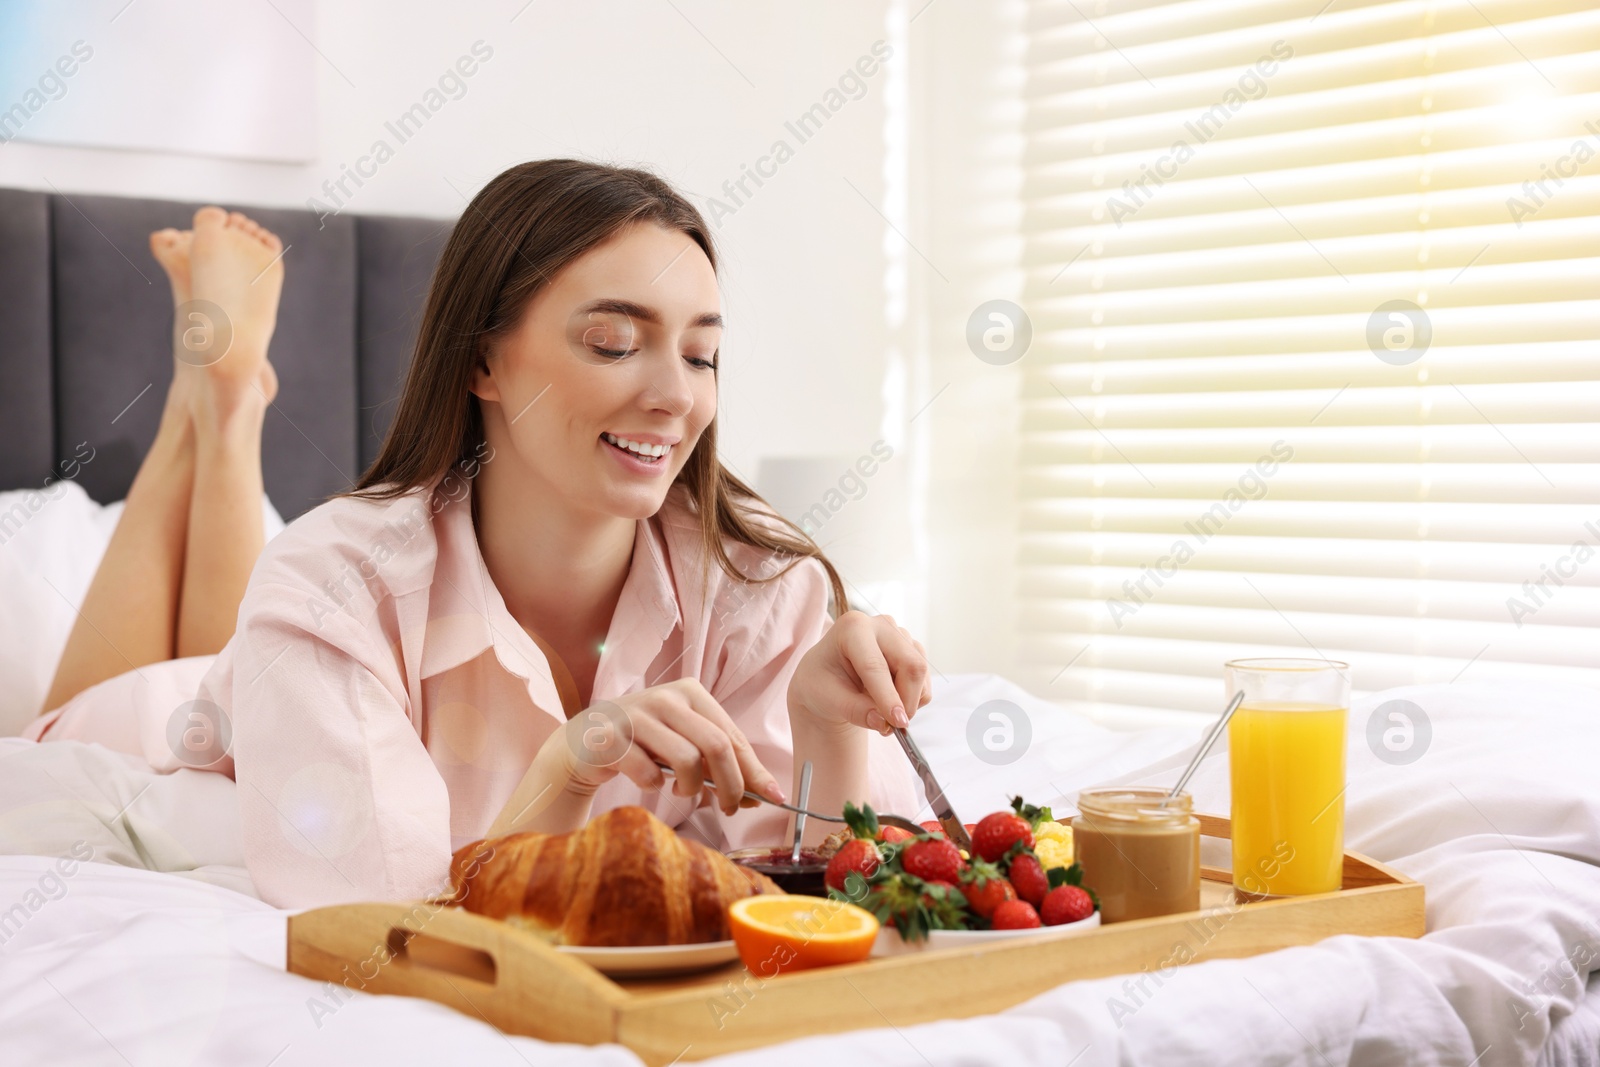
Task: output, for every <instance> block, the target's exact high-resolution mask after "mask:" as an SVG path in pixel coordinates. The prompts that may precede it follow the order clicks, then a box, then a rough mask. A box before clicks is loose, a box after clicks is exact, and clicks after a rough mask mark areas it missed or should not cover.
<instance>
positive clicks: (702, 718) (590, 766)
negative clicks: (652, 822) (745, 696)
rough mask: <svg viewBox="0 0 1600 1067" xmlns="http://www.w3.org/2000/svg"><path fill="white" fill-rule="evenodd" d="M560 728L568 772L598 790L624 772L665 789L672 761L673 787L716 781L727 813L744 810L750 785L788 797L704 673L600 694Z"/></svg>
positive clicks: (682, 791) (683, 791)
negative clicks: (706, 683) (616, 693)
mask: <svg viewBox="0 0 1600 1067" xmlns="http://www.w3.org/2000/svg"><path fill="white" fill-rule="evenodd" d="M561 732H564V734H565V736H564V737H563V738H562V743H563V744H564V746H565V748H566V749H567V752H568V755H569V757H570V759H569V763H568V766H567V773H568V775H569V777H570V779H571V781H572V783H573V784H574V785H577V786H578V787H580V788H583V787H588V789H589V791H591V792H592V791H593V789H595V788H597V787H598V786H599V785H600V784H601V783H603V782H606V781H609V780H610V779H611V778H614V777H616V776H617V775H618V774H622V775H624V776H625V777H627V778H628V780H629V781H631V782H633V783H634V784H635V785H637V786H638V787H639V788H641V789H644V790H653V789H660V788H661V787H662V786H664V785H665V784H666V775H665V774H663V773H662V771H661V766H660V765H661V764H665V765H666V766H668V767H671V768H672V776H673V779H674V781H673V786H672V790H673V793H674V794H676V795H677V796H681V797H698V796H699V795H700V793H701V790H703V789H704V788H705V786H706V785H707V784H710V785H711V786H712V787H713V788H714V789H715V791H716V796H717V804H718V806H719V807H720V808H721V809H722V812H723V814H725V815H731V814H733V813H734V812H735V811H737V810H738V809H739V807H740V800H741V799H742V796H743V794H744V792H745V791H746V790H750V791H752V792H757V793H761V794H763V795H764V796H769V797H771V798H772V799H774V800H777V801H780V802H781V801H782V800H783V799H784V796H783V790H782V788H781V787H780V786H779V785H778V781H777V779H776V778H774V777H773V776H772V773H771V772H770V771H768V770H767V769H766V768H765V767H763V766H762V765H761V761H760V760H758V759H757V758H756V754H755V750H754V749H753V748H752V747H751V745H750V741H749V739H748V738H746V737H745V735H744V731H742V730H740V729H739V727H738V726H737V725H735V724H734V721H733V719H732V718H731V717H730V716H729V715H728V713H727V712H726V711H724V710H723V708H722V705H720V704H718V703H717V702H716V700H714V699H713V698H712V696H711V694H710V693H708V692H707V691H706V688H705V686H703V685H701V684H700V681H699V679H697V678H679V679H678V680H676V681H673V682H667V683H665V684H663V685H654V686H651V687H649V688H648V689H642V690H640V691H639V692H637V693H628V694H626V695H624V696H620V697H616V698H615V699H613V700H602V701H596V702H595V703H594V704H591V705H590V706H589V707H587V708H585V709H584V710H582V711H580V712H578V714H577V715H575V716H573V717H572V719H571V720H570V721H568V723H567V724H566V726H565V727H564V728H563V731H561ZM708 779H709V782H708Z"/></svg>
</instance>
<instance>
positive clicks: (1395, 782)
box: [0, 676, 1600, 1067]
mask: <svg viewBox="0 0 1600 1067" xmlns="http://www.w3.org/2000/svg"><path fill="white" fill-rule="evenodd" d="M996 697H1004V698H1008V699H1011V700H1013V701H1015V702H1016V703H1017V704H1018V705H1020V706H1022V707H1023V708H1024V709H1025V710H1026V712H1027V713H1028V714H1029V716H1030V718H1031V721H1032V726H1033V731H1034V736H1033V741H1032V745H1031V748H1030V750H1029V752H1028V754H1027V755H1026V756H1025V757H1024V758H1023V759H1022V760H1020V761H1019V762H1017V763H1015V764H1012V765H1011V766H1009V767H990V766H988V765H986V764H984V763H982V762H980V761H979V760H977V759H976V758H975V757H974V756H973V755H972V754H971V753H970V752H969V751H968V750H967V745H966V740H965V736H966V720H967V716H968V714H969V712H970V711H971V709H972V708H974V707H975V706H976V705H977V704H978V703H980V702H982V701H983V700H987V699H992V698H996ZM1395 697H1405V698H1407V699H1410V700H1412V701H1414V702H1415V703H1417V704H1418V705H1420V706H1421V707H1422V708H1423V709H1424V710H1425V711H1426V713H1427V715H1428V717H1429V718H1430V720H1431V722H1432V727H1433V738H1432V741H1431V745H1430V747H1429V749H1428V751H1427V752H1426V753H1425V754H1424V755H1423V756H1422V758H1420V759H1418V760H1417V761H1416V762H1414V763H1411V764H1409V765H1402V766H1393V765H1390V764H1387V763H1384V762H1383V761H1381V760H1379V759H1378V758H1376V757H1375V756H1374V755H1373V754H1372V753H1371V752H1370V751H1369V750H1368V747H1367V743H1366V735H1365V726H1366V721H1367V716H1368V714H1369V713H1370V711H1371V709H1372V708H1373V707H1374V706H1375V704H1376V703H1377V702H1379V700H1381V699H1390V698H1395ZM915 732H916V735H917V737H918V740H919V741H920V742H921V744H922V746H923V748H924V749H925V750H926V751H927V753H928V756H929V758H930V761H931V762H932V763H933V764H934V766H935V767H936V768H938V769H939V770H941V771H942V773H943V775H944V777H945V778H946V780H947V783H948V789H949V792H950V793H951V795H952V798H953V799H954V801H955V803H956V805H957V810H958V811H961V812H962V813H963V814H964V815H965V816H966V817H967V818H968V819H972V818H975V817H976V816H978V815H980V814H982V813H983V812H985V811H987V810H992V809H993V808H995V807H997V806H1000V804H1001V803H1003V798H1004V797H1005V796H1008V795H1010V794H1012V793H1015V792H1021V793H1023V794H1024V795H1025V796H1027V797H1029V798H1030V799H1033V800H1037V801H1053V800H1056V799H1057V798H1066V799H1068V800H1070V798H1071V797H1072V796H1073V795H1075V794H1076V791H1077V790H1078V789H1080V788H1084V787H1087V786H1090V785H1096V784H1101V783H1104V782H1108V781H1111V780H1118V781H1137V780H1145V779H1149V780H1152V781H1157V782H1170V781H1171V779H1172V778H1173V777H1174V776H1175V775H1176V769H1177V767H1178V766H1179V765H1180V764H1181V763H1182V762H1183V759H1184V758H1185V750H1186V749H1189V748H1190V746H1192V745H1193V743H1194V742H1195V741H1196V740H1197V736H1198V734H1197V731H1186V730H1176V729H1173V730H1159V731H1141V732H1138V733H1132V734H1127V733H1115V732H1112V731H1108V730H1105V729H1102V728H1100V727H1097V726H1095V725H1093V724H1092V723H1089V722H1087V721H1085V720H1083V719H1081V718H1078V717H1076V716H1072V715H1069V714H1067V713H1064V712H1062V711H1060V710H1059V709H1056V708H1054V707H1053V706H1051V705H1049V704H1047V703H1045V702H1043V701H1040V700H1037V699H1035V698H1032V697H1029V696H1027V695H1026V694H1024V693H1022V692H1021V691H1020V690H1018V689H1016V688H1015V687H1013V686H1010V685H1009V684H1008V683H1006V682H1004V681H1003V680H1001V679H997V678H993V677H990V676H954V677H952V678H950V679H949V680H948V681H944V682H941V683H940V684H939V686H938V693H937V697H936V700H935V703H934V704H932V705H930V706H929V707H928V708H927V709H924V711H923V712H922V713H921V714H920V715H919V716H918V718H917V725H916V731H915ZM1597 752H1600V693H1596V692H1594V691H1591V690H1583V689H1577V688H1559V687H1531V686H1528V685H1527V684H1525V683H1519V684H1518V685H1516V686H1511V685H1509V684H1507V685H1496V684H1482V685H1467V684H1461V685H1455V686H1438V687H1421V688H1416V689H1411V690H1393V691H1389V692H1387V693H1384V694H1381V695H1380V697H1374V698H1371V699H1368V700H1364V701H1360V702H1358V704H1357V706H1356V707H1355V708H1354V709H1353V710H1352V715H1351V744H1350V786H1349V791H1348V795H1347V843H1348V845H1349V847H1351V848H1353V849H1356V850H1359V851H1362V852H1365V853H1367V854H1369V855H1372V856H1373V857H1375V858H1377V859H1379V860H1382V861H1384V862H1387V863H1391V864H1393V865H1394V866H1396V867H1398V868H1399V869H1401V870H1403V871H1405V872H1406V873H1408V874H1410V875H1412V876H1413V877H1417V878H1420V879H1422V880H1423V881H1424V882H1425V883H1426V885H1427V889H1428V928H1429V934H1428V935H1427V936H1426V937H1425V938H1423V939H1421V940H1418V941H1410V940H1405V939H1366V938H1356V937H1336V938H1332V939H1329V940H1327V941H1324V942H1322V943H1321V944H1319V945H1315V946H1311V947H1307V948H1300V949H1292V950H1289V951H1285V952H1278V953H1273V954H1270V955H1266V956H1258V957H1255V958H1253V959H1250V960H1239V961H1215V962H1211V963H1205V964H1197V965H1193V966H1190V967H1183V968H1178V969H1177V970H1175V971H1174V972H1173V973H1172V974H1171V975H1170V977H1166V978H1164V979H1162V981H1161V982H1160V983H1159V985H1158V984H1157V983H1156V982H1155V980H1154V979H1147V980H1146V983H1145V989H1146V991H1147V993H1148V994H1149V995H1136V994H1135V993H1134V992H1132V991H1130V989H1129V988H1127V987H1125V982H1126V981H1127V979H1124V978H1117V979H1105V980H1099V981H1092V982H1079V983H1073V984H1071V985H1067V986H1063V987H1061V988H1059V989H1056V990H1053V991H1052V992H1050V993H1048V994H1046V995H1044V996H1041V997H1038V998H1036V999H1035V1000H1033V1001H1031V1002H1030V1003H1028V1004H1024V1005H1022V1006H1021V1007H1019V1008H1017V1009H1015V1010H1013V1011H1012V1012H1008V1013H1005V1014H1003V1015H1000V1016H990V1017H986V1018H979V1019H971V1020H961V1021H952V1022H945V1023H937V1024H930V1025H924V1026H916V1027H907V1028H902V1029H899V1030H895V1029H883V1030H876V1031H865V1032H860V1033H856V1034H850V1035H835V1036H829V1037H816V1038H811V1039H808V1040H806V1041H800V1042H794V1043H791V1044H788V1045H784V1046H781V1047H778V1048H769V1049H766V1050H763V1051H761V1052H756V1053H749V1054H744V1055H738V1056H732V1057H726V1058H725V1059H723V1060H718V1061H713V1062H719V1063H739V1064H758V1063H759V1064H763V1065H774V1064H789V1063H793V1064H797V1065H798V1064H806V1065H808V1067H809V1065H813V1064H815V1063H816V1062H818V1061H819V1060H826V1061H829V1062H831V1063H835V1064H845V1063H867V1062H869V1061H870V1062H872V1063H874V1064H875V1065H880V1067H884V1065H894V1064H906V1065H908V1067H918V1065H922V1064H931V1065H940V1067H942V1065H945V1064H951V1065H954V1064H993V1065H994V1067H1016V1065H1018V1064H1040V1063H1053V1064H1062V1065H1065V1064H1072V1065H1073V1067H1096V1065H1109V1064H1119V1063H1133V1064H1175V1063H1177V1064H1187V1063H1212V1062H1215V1063H1234V1062H1243V1061H1246V1060H1250V1061H1257V1062H1264V1063H1281V1064H1302V1063H1303V1064H1308V1065H1318V1067H1326V1065H1328V1064H1341V1063H1356V1064H1396V1065H1399V1064H1459V1065H1466V1064H1472V1063H1478V1064H1484V1065H1491V1064H1533V1063H1535V1062H1537V1061H1539V1060H1540V1057H1541V1053H1543V1054H1544V1055H1546V1056H1547V1057H1548V1058H1547V1060H1546V1062H1547V1063H1548V1064H1549V1065H1550V1067H1565V1065H1567V1064H1600V1049H1597V1048H1596V1047H1595V1045H1594V1041H1593V1038H1594V1036H1595V1035H1596V1034H1597V1033H1600V1011H1597V1010H1596V1004H1597V1003H1600V1002H1589V1003H1587V1004H1586V1003H1585V1002H1584V1001H1583V1000H1582V997H1583V992H1584V988H1585V985H1586V984H1587V983H1588V972H1589V970H1590V969H1591V968H1596V967H1600V964H1596V963H1595V962H1594V961H1595V960H1596V959H1597V958H1600V776H1597V775H1596V774H1595V773H1594V769H1593V767H1594V758H1595V754H1596V753H1597ZM136 763H137V761H134V760H131V759H128V758H126V757H122V756H119V755H116V754H114V753H110V752H107V751H106V750H104V749H101V748H98V747H97V746H85V745H79V744H75V743H52V744H44V745H34V744H32V743H30V742H25V741H21V740H17V739H0V853H5V854H4V855H0V1063H3V1064H12V1063H16V1064H33V1063H46V1062H48V1063H78V1062H82V1063H122V1062H127V1063H130V1064H135V1065H141V1067H142V1065H144V1064H163V1065H165V1064H187V1063H197V1064H212V1063H215V1064H227V1065H235V1064H243V1065H248V1067H256V1065H261V1067H266V1065H268V1064H272V1065H274V1067H291V1065H297V1064H324V1063H326V1064H348V1063H367V1062H383V1063H393V1064H404V1063H428V1064H430V1065H434V1064H438V1063H441V1062H450V1063H458V1062H470V1063H480V1062H481V1063H519V1062H527V1063H530V1064H554V1063H572V1064H582V1065H585V1067H587V1065H599V1064H605V1063H636V1062H637V1060H636V1059H635V1058H634V1057H633V1056H632V1055H631V1054H629V1053H628V1052H626V1050H622V1049H619V1048H615V1047H604V1048H594V1049H585V1048H580V1047H574V1046H552V1045H547V1044H544V1043H542V1042H539V1041H535V1040H532V1039H528V1038H507V1037H504V1036H502V1035H500V1034H499V1033H498V1032H497V1031H495V1030H493V1029H492V1028H490V1027H488V1026H487V1025H485V1024H483V1023H482V1022H480V1021H477V1020H474V1019H471V1018H468V1017H466V1016H463V1015H460V1014H457V1013H456V1012H454V1011H451V1010H449V1009H447V1008H443V1007H441V1006H438V1005H434V1004H431V1003H428V1002H425V1001H418V1000H411V999H407V998H401V997H382V996H369V995H365V994H358V995H356V996H355V997H354V998H353V999H351V1000H349V1002H348V1003H346V1004H344V1005H343V1006H342V1007H340V1008H338V1010H337V1011H336V1012H334V1013H333V1014H331V1015H329V1014H326V1012H320V1013H319V1012H316V1011H314V1010H313V1008H312V1005H313V1003H315V1002H316V1001H317V1000H318V999H320V995H321V987H320V986H319V985H318V984H317V983H313V982H311V981H309V980H306V979H302V978H299V977H296V976H293V975H289V974H287V973H285V972H284V971H283V956H284V946H283V935H284V917H285V914H286V913H283V912H279V911H276V910H275V909H272V908H270V907H268V906H267V905H265V904H262V903H261V902H260V901H259V900H256V899H254V897H253V896H251V895H249V892H248V891H249V888H250V887H249V880H248V878H247V876H246V875H245V873H244V871H243V869H242V867H241V858H240V856H239V854H238V848H237V843H236V842H237V837H236V833H235V827H236V816H235V814H234V812H233V810H232V804H231V791H232V789H233V786H232V783H230V782H228V781H227V780H226V779H223V778H221V777H219V776H216V775H208V774H201V773H197V772H190V771H180V772H178V773H177V774H173V775H170V776H156V775H151V774H149V773H148V771H146V770H144V769H142V765H140V766H136V765H135V764H136ZM1192 791H1193V792H1194V793H1195V795H1196V802H1197V807H1198V808H1199V809H1200V810H1206V811H1219V812H1226V811H1227V781H1226V759H1225V757H1223V756H1222V755H1221V754H1220V753H1219V754H1218V755H1216V756H1214V757H1213V758H1211V759H1208V760H1207V762H1206V766H1205V767H1203V768H1202V770H1201V771H1200V773H1199V775H1198V776H1197V778H1196V780H1195V782H1194V784H1193V786H1192ZM1060 806H1061V807H1063V808H1065V809H1066V810H1071V805H1070V803H1066V804H1063V805H1060ZM89 847H92V848H93V849H94V855H95V862H91V863H84V864H68V863H65V862H63V861H61V860H60V857H67V859H68V860H70V859H71V858H72V857H73V856H74V855H84V854H86V852H87V849H88V848H89ZM74 849H76V852H74ZM58 863H59V864H60V865H59V866H58ZM64 868H69V869H70V870H71V874H70V876H63V875H62V873H61V872H62V870H63V869H64ZM145 868H149V869H145ZM19 908H20V910H18V909H19ZM1572 960H1576V961H1577V965H1576V966H1572V965H1569V963H1568V962H1567V961H1572ZM1596 984H1597V987H1600V978H1597V980H1596ZM1580 1007H1581V1008H1582V1010H1578V1009H1580ZM1575 1011H1577V1012H1578V1013H1577V1015H1575V1016H1574V1015H1573V1013H1574V1012H1575ZM1569 1016H1572V1018H1570V1019H1569V1018H1568V1017H1569ZM1563 1020H1566V1022H1564V1023H1563V1024H1562V1027H1561V1029H1560V1030H1559V1031H1558V1032H1557V1034H1556V1038H1555V1039H1554V1040H1547V1039H1549V1038H1550V1034H1551V1028H1552V1025H1553V1024H1555V1023H1558V1022H1562V1021H1563ZM1119 1021H1120V1023H1121V1025H1120V1026H1119ZM1547 1044H1548V1048H1546V1046H1547ZM691 1055H692V1053H691Z"/></svg>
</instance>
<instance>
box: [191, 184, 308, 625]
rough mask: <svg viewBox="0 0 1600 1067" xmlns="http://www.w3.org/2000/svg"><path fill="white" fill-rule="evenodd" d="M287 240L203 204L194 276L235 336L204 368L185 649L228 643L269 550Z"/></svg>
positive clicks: (197, 289)
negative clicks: (267, 447)
mask: <svg viewBox="0 0 1600 1067" xmlns="http://www.w3.org/2000/svg"><path fill="white" fill-rule="evenodd" d="M282 251H283V245H282V243H281V242H280V241H279V240H278V238H277V237H275V236H274V235H272V234H271V233H269V232H267V231H266V230H264V229H262V228H261V227H260V226H258V225H257V224H256V223H255V222H253V221H251V220H250V219H248V218H246V217H245V216H243V215H241V214H239V213H238V212H234V213H233V214H231V215H230V214H227V213H225V212H223V211H222V209H220V208H203V209H201V210H200V211H199V212H197V213H196V214H195V218H194V243H193V245H192V246H191V249H190V277H191V281H192V284H193V292H194V298H195V299H196V300H209V301H211V302H212V303H214V304H216V305H218V306H219V307H221V308H222V309H223V311H224V312H225V313H226V314H227V316H228V318H229V320H230V322H231V325H232V332H233V338H232V344H231V345H230V346H229V348H228V350H227V354H226V355H224V356H223V357H222V358H221V359H220V360H217V361H216V362H215V363H211V364H210V365H208V366H205V367H202V368H200V370H201V373H200V377H199V386H198V388H196V390H195V391H194V394H193V400H194V403H193V407H192V411H193V413H194V434H195V446H196V447H195V463H194V491H193V495H192V497H191V501H190V506H189V523H188V541H187V548H186V551H185V553H184V559H183V586H182V593H181V596H180V598H179V603H178V625H177V641H176V651H177V655H179V656H198V655H204V654H207V653H214V652H217V651H219V650H221V648H222V646H223V645H225V644H227V642H228V639H229V638H231V637H232V636H233V631H234V627H235V625H236V623H237V621H238V616H239V603H240V601H242V600H243V599H244V591H245V586H246V584H247V583H248V582H249V579H250V571H251V570H252V569H253V568H254V567H255V563H256V559H257V557H259V556H260V555H261V546H262V532H261V492H262V481H261V426H262V421H263V419H264V418H265V417H266V410H267V405H268V404H269V403H270V402H271V400H272V398H273V396H274V395H276V393H277V390H278V380H277V376H276V375H275V374H274V373H273V371H272V367H271V365H270V364H268V363H267V346H268V343H269V342H270V341H271V340H272V331H273V328H274V327H275V325H276V324H277V316H278V294H279V292H280V291H281V290H282V288H283V261H282V259H281V258H280V257H281V253H282Z"/></svg>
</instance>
